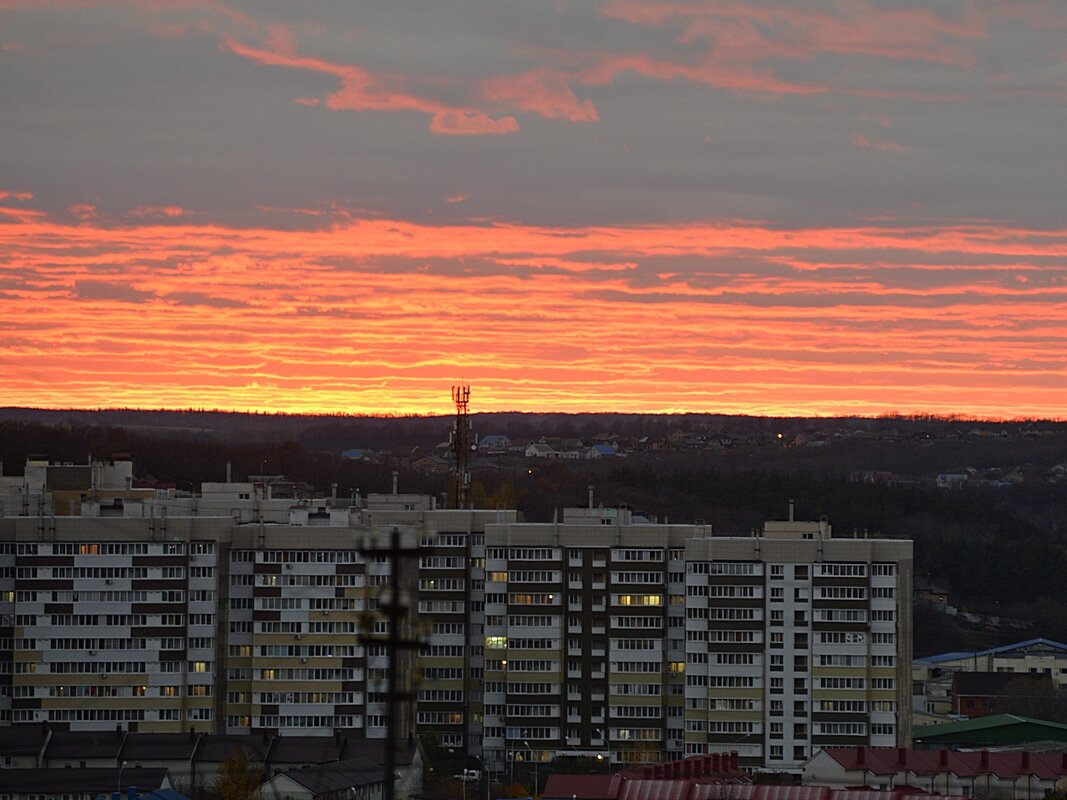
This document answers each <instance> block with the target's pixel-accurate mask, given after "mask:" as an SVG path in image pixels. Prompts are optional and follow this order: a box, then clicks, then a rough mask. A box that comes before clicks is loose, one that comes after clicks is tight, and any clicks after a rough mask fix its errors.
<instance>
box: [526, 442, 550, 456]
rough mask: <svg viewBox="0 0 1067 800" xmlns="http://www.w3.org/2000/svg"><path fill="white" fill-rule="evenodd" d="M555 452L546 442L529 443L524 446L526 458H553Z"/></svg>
mask: <svg viewBox="0 0 1067 800" xmlns="http://www.w3.org/2000/svg"><path fill="white" fill-rule="evenodd" d="M555 455H556V451H555V450H553V449H552V446H551V445H549V444H548V443H547V442H531V443H530V444H528V445H527V446H526V457H527V458H553V457H554V456H555Z"/></svg>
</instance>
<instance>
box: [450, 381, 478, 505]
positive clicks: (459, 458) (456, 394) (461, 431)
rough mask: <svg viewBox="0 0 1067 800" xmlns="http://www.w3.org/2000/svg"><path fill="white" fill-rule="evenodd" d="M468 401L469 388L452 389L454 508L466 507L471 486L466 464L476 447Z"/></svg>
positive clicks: (468, 469)
mask: <svg viewBox="0 0 1067 800" xmlns="http://www.w3.org/2000/svg"><path fill="white" fill-rule="evenodd" d="M470 399H471V387H470V386H465V385H463V384H460V385H459V386H453V387H452V400H453V402H455V404H456V425H455V427H454V428H453V429H452V452H453V453H455V455H456V490H455V494H456V508H466V507H467V490H468V489H470V485H471V473H470V468H469V466H468V464H469V463H470V454H471V452H472V451H473V450H474V448H475V447H476V446H477V445H476V444H475V443H474V436H473V434H472V433H471V420H470V416H469V414H468V409H469V406H470Z"/></svg>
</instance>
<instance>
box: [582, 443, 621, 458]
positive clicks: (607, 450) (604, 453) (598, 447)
mask: <svg viewBox="0 0 1067 800" xmlns="http://www.w3.org/2000/svg"><path fill="white" fill-rule="evenodd" d="M617 455H618V452H617V451H616V450H615V447H614V446H613V445H610V444H594V445H593V446H592V447H590V448H589V449H588V450H586V451H585V457H586V458H614V457H615V456H617Z"/></svg>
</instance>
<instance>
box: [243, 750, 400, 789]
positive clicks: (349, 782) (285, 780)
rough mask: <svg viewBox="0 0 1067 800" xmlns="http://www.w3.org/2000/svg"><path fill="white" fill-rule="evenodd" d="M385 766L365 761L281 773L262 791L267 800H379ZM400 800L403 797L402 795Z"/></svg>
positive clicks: (335, 763)
mask: <svg viewBox="0 0 1067 800" xmlns="http://www.w3.org/2000/svg"><path fill="white" fill-rule="evenodd" d="M384 777H385V774H384V772H383V770H382V766H381V765H380V764H378V763H376V762H375V761H373V760H371V759H368V758H365V757H359V758H352V759H346V760H345V761H335V762H333V763H331V764H315V765H313V766H308V767H301V768H300V769H293V770H288V771H286V772H279V773H278V774H277V775H275V776H274V777H272V778H270V779H269V780H267V781H266V782H265V783H263V785H262V786H260V787H259V796H260V797H261V798H263V800H379V798H381V797H382V796H383V795H384V786H383V781H384ZM398 796H403V795H400V793H398Z"/></svg>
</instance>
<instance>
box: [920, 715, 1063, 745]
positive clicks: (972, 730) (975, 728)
mask: <svg viewBox="0 0 1067 800" xmlns="http://www.w3.org/2000/svg"><path fill="white" fill-rule="evenodd" d="M1016 726H1027V727H1038V728H1043V729H1046V730H1053V731H1056V732H1057V733H1058V734H1060V735H1061V736H1067V725H1064V724H1062V723H1059V722H1051V721H1049V720H1046V719H1033V718H1031V717H1020V716H1018V715H1017V714H991V715H990V716H987V717H975V718H974V719H963V720H960V721H958V722H943V723H941V724H938V725H919V726H917V727H915V728H913V729H912V738H913V739H915V740H920V739H932V738H936V739H942V738H947V737H952V736H959V735H966V734H976V733H981V732H991V731H993V730H995V729H998V728H1001V729H1003V728H1010V727H1016ZM1055 738H1059V737H1055Z"/></svg>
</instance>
